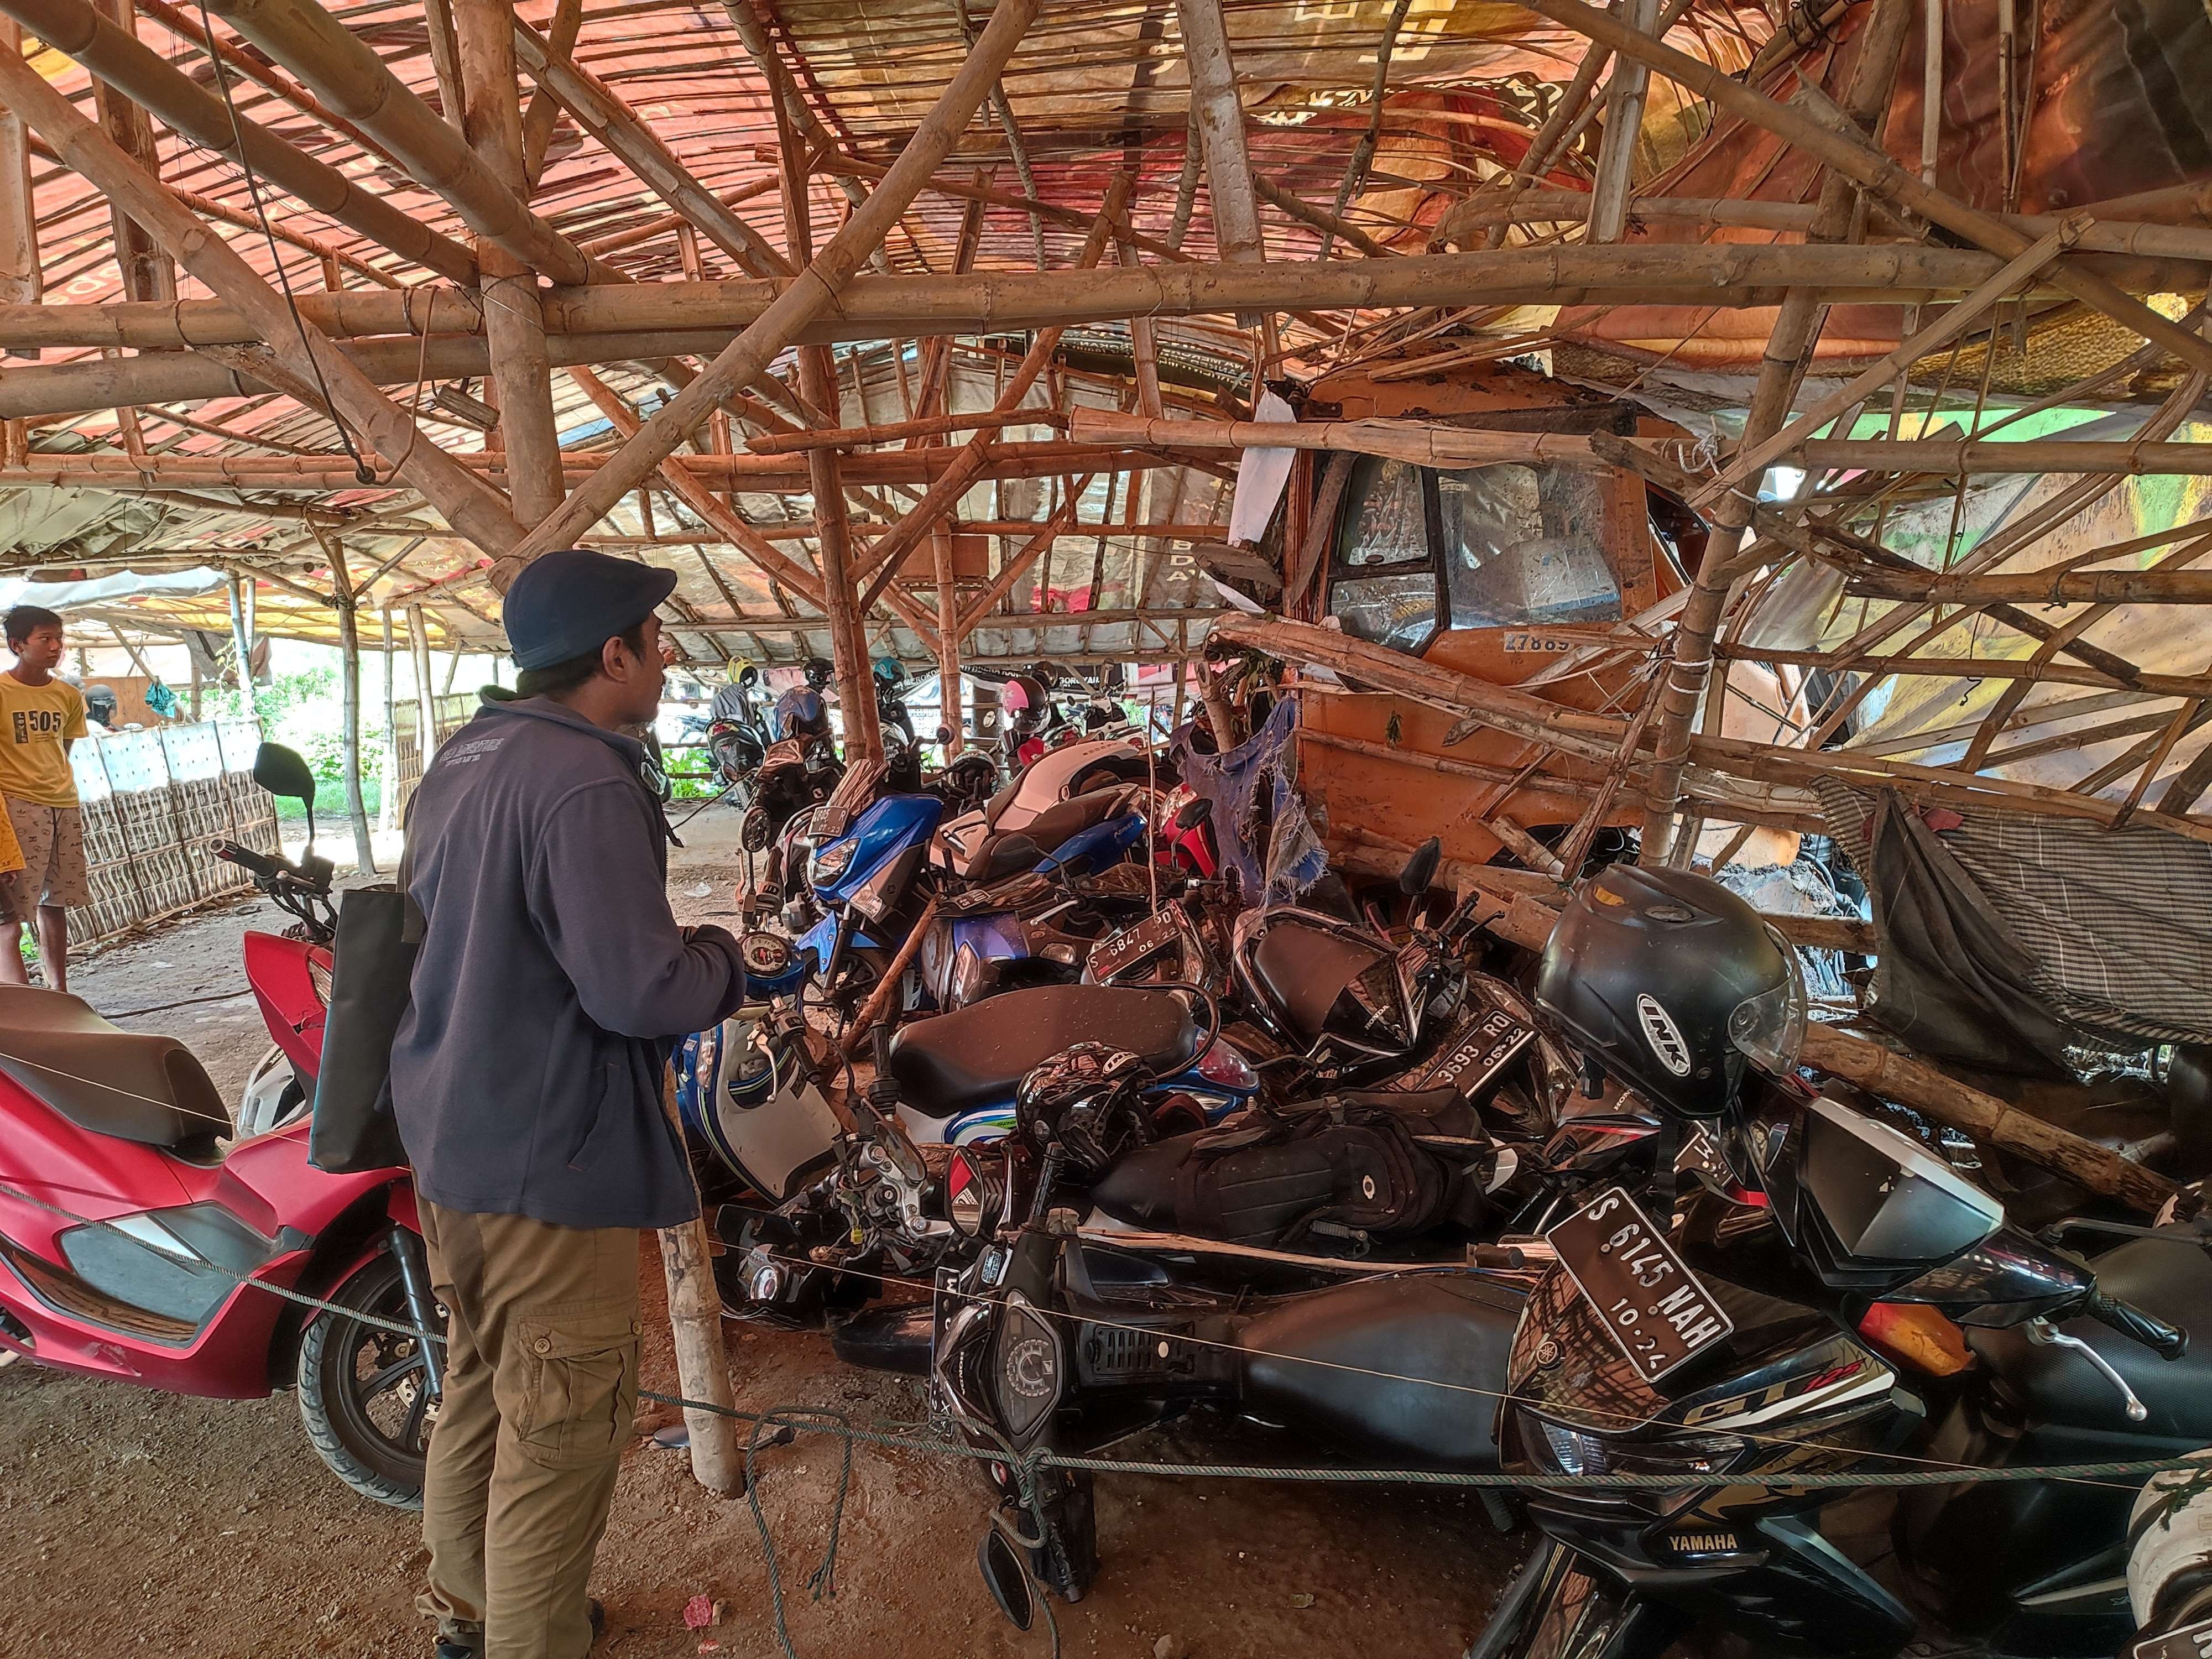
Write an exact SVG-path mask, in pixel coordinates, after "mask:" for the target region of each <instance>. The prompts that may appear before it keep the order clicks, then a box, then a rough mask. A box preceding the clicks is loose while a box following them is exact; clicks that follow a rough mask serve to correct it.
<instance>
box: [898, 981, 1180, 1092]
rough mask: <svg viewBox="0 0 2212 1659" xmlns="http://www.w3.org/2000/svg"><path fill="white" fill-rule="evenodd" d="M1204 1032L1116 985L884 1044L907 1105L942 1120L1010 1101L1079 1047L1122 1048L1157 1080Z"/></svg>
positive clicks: (1176, 1010)
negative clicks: (1058, 1057)
mask: <svg viewBox="0 0 2212 1659" xmlns="http://www.w3.org/2000/svg"><path fill="white" fill-rule="evenodd" d="M1203 1036H1204V1033H1203V1032H1202V1030H1200V1027H1199V1025H1198V1023H1197V1022H1196V1021H1195V1020H1194V1019H1192V1018H1191V1017H1190V1011H1189V1009H1188V1008H1186V1007H1185V1006H1183V1005H1182V1002H1181V1001H1180V1000H1177V999H1176V998H1175V997H1172V996H1170V995H1168V994H1165V993H1164V992H1159V991H1144V990H1138V989H1135V988H1133V987H1127V986H1120V985H1039V986H1034V987H1030V989H1028V990H1023V991H1008V992H1006V994H1004V995H1001V996H995V997H991V998H989V999H987V1000H984V1001H982V1002H978V1003H975V1004H974V1005H972V1006H969V1007H966V1008H962V1009H958V1010H956V1011H955V1012H952V1013H949V1014H939V1016H938V1017H937V1018H934V1019H925V1020H921V1021H919V1022H917V1023H916V1024H912V1025H908V1026H907V1027H905V1028H904V1029H903V1030H901V1031H900V1032H899V1034H898V1035H897V1036H895V1037H893V1038H892V1039H891V1042H890V1054H889V1060H890V1073H891V1078H892V1080H893V1081H894V1082H896V1084H897V1085H898V1086H899V1093H900V1096H901V1098H902V1100H903V1101H904V1103H906V1105H908V1107H910V1108H911V1109H914V1110H915V1111H916V1112H919V1113H920V1114H921V1115H923V1116H924V1117H931V1118H948V1117H951V1116H953V1115H956V1114H957V1113H959V1112H963V1111H965V1110H966V1109H968V1108H969V1107H971V1106H981V1105H984V1104H987V1103H990V1102H993V1101H1003V1100H1009V1099H1012V1097H1013V1093H1014V1091H1015V1089H1016V1088H1017V1087H1018V1086H1019V1085H1020V1083H1021V1080H1022V1079H1024V1077H1026V1076H1028V1075H1029V1073H1030V1072H1031V1071H1032V1070H1034V1069H1035V1068H1036V1066H1040V1065H1042V1063H1043V1062H1044V1061H1046V1060H1050V1059H1051V1058H1052V1057H1053V1056H1054V1054H1064V1053H1066V1051H1067V1050H1068V1049H1070V1048H1073V1047H1074V1046H1075V1045H1076V1044H1077V1043H1079V1042H1103V1043H1105V1044H1107V1045H1108V1046H1109V1047H1110V1048H1126V1049H1127V1050H1128V1051H1129V1052H1130V1053H1132V1054H1135V1055H1137V1056H1138V1057H1139V1059H1141V1060H1143V1061H1144V1062H1145V1064H1146V1066H1148V1067H1149V1068H1150V1069H1151V1070H1152V1071H1153V1072H1154V1073H1159V1074H1162V1075H1168V1074H1172V1073H1176V1072H1179V1071H1181V1070H1182V1068H1183V1067H1184V1066H1188V1064H1189V1063H1190V1061H1191V1059H1192V1057H1193V1056H1194V1055H1195V1054H1197V1053H1198V1048H1199V1044H1200V1041H1201V1040H1202V1039H1203Z"/></svg>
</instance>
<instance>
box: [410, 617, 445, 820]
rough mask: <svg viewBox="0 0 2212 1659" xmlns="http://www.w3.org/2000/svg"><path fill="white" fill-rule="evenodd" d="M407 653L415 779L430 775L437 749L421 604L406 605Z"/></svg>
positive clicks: (435, 713)
mask: <svg viewBox="0 0 2212 1659" xmlns="http://www.w3.org/2000/svg"><path fill="white" fill-rule="evenodd" d="M407 654H408V657H409V659H410V660H411V662H412V663H413V665H414V669H415V753H416V758H417V759H418V760H420V762H421V763H422V770H421V771H420V772H419V773H417V774H416V776H417V777H418V778H422V777H428V776H429V775H430V761H431V758H432V757H434V756H435V755H436V754H437V752H438V705H437V702H436V699H435V696H434V695H433V694H432V692H431V690H430V626H429V623H428V622H426V621H425V620H424V618H423V615H422V606H421V605H409V606H408V607H407Z"/></svg>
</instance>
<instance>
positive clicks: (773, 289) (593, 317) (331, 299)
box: [0, 0, 2203, 350]
mask: <svg viewBox="0 0 2212 1659" xmlns="http://www.w3.org/2000/svg"><path fill="white" fill-rule="evenodd" d="M5 3H6V4H8V5H15V4H20V3H22V0H5ZM1095 219H1096V215H1093V216H1091V219H1090V220H1086V221H1085V223H1086V225H1087V224H1088V223H1090V222H1094V221H1095ZM2098 258H2103V259H2105V260H2106V264H2107V265H2108V267H2109V268H2111V269H2112V270H2116V271H2118V272H2120V273H2121V274H2124V275H2126V276H2129V277H2130V280H2133V281H2136V282H2137V283H2140V284H2141V285H2142V286H2143V288H2144V289H2145V291H2146V292H2157V291H2162V289H2168V288H2179V287H2183V286H2185V285H2187V284H2188V283H2190V282H2191V281H2194V282H2195V283H2198V284H2200V285H2201V283H2202V282H2203V271H2202V270H2193V271H2192V270H2191V268H2190V267H2187V266H2185V265H2180V264H2176V263H2173V262H2166V261H2157V260H2124V259H2120V258H2115V257H2112V256H2083V255H2078V254H2077V255H2075V256H2074V262H2075V263H2076V264H2080V263H2082V262H2083V261H2084V260H2085V259H2098ZM2003 264H2004V258H2000V257H1997V256H1995V255H1991V254H1988V253H1984V252H1979V251H1978V250H1976V249H1972V248H1948V247H1929V246H1906V245H1904V244H1889V245H1884V246H1871V247H1869V246H1858V245H1832V246H1823V245H1800V244H1776V245H1771V246H1768V245H1755V244H1749V243H1741V242H1717V243H1709V244H1698V245H1679V244H1647V243H1635V242H1631V243H1624V244H1620V245H1617V246H1606V247H1584V246H1579V245H1574V244H1564V245H1560V246H1550V247H1541V248H1506V249H1503V250H1500V251H1498V252H1474V253H1431V254H1420V255H1409V256H1407V257H1404V258H1392V259H1333V260H1329V261H1328V262H1326V263H1316V262H1315V261H1312V260H1304V261H1298V262H1296V263H1294V264H1271V265H1259V266H1245V267H1241V268H1240V267H1233V266H1227V265H1219V264H1182V265H1158V264H1149V265H1109V266H1103V267H1101V268H1099V269H1097V270H1088V271H1082V272H1076V271H1070V270H1048V271H1004V270H985V271H974V272H970V273H969V274H967V275H965V276H855V277H854V278H853V279H852V280H851V281H850V283H848V285H847V286H846V287H845V288H844V289H842V291H841V292H840V294H839V295H838V299H837V305H836V314H835V316H834V317H824V318H823V319H822V320H821V322H820V324H819V325H818V326H817V327H815V328H813V329H812V330H811V331H801V332H800V333H799V334H797V335H794V336H793V338H794V339H802V340H805V341H810V342H813V343H828V342H832V341H845V340H884V339H891V338H901V339H915V338H922V337H936V336H940V335H944V334H947V333H952V334H963V335H965V334H975V333H991V332H998V331H1013V330H1021V329H1029V328H1041V327H1047V326H1050V325H1055V324H1058V325H1074V324H1078V323H1091V322H1105V321H1114V320H1118V319H1124V318H1127V317H1131V316H1150V317H1155V318H1160V317H1192V316H1202V315H1206V314H1212V313H1226V312H1233V311H1237V310H1241V309H1244V308H1248V307H1266V308H1269V309H1275V310H1286V309H1289V308H1290V307H1291V306H1293V305H1310V306H1313V307H1320V308H1322V309H1340V308H1350V307H1357V308H1360V309H1366V310H1391V309H1399V308H1413V307H1427V306H1436V305H1450V304H1458V303H1463V302H1464V301H1465V299H1466V297H1467V295H1468V291H1469V290H1470V289H1474V290H1480V292H1481V293H1482V295H1483V297H1484V299H1485V301H1489V302H1494V303H1497V304H1499V305H1561V306H1568V305H1614V304H1629V303H1650V304H1666V303H1681V304H1695V305H1700V306H1705V307H1717V308H1722V309H1734V308H1741V307H1762V306H1771V305H1774V304H1776V303H1778V301H1780V300H1781V299H1782V298H1783V297H1784V295H1786V294H1787V293H1788V291H1789V290H1790V289H1801V288H1802V289H1812V290H1815V291H1817V292H1818V294H1819V295H1820V297H1821V298H1823V299H1825V300H1827V301H1831V302H1832V303H1837V304H1844V303H1865V304H1886V305H1907V304H1917V303H1921V302H1923V301H1936V300H1941V299H1943V298H1945V297H1948V296H1949V295H1958V294H1965V293H1969V292H1971V291H1972V289H1975V288H1977V287H1978V286H1979V285H1980V284H1982V283H1985V282H1987V281H1988V280H1989V278H1990V276H1993V275H1995V274H1996V271H1997V270H2000V269H2001V268H2002V266H2003ZM798 281H799V279H797V278H756V277H744V278H738V279H733V280H731V281H727V282H720V283H676V282H670V283H618V282H595V283H590V284H587V285H585V286H582V287H574V288H565V289H556V290H555V291H554V292H552V293H550V294H548V295H546V296H545V313H546V327H547V329H548V331H550V332H552V333H555V334H646V335H650V334H659V333H670V332H677V331H683V332H686V333H689V334H690V335H692V336H694V337H699V336H702V335H703V334H704V333H705V332H706V331H709V330H714V329H728V330H743V329H747V328H750V327H751V326H753V325H756V324H757V323H758V322H760V321H761V319H763V316H765V315H766V314H767V313H768V311H769V308H770V307H772V306H774V305H775V304H777V303H778V302H779V301H781V300H783V299H784V298H785V297H786V296H787V295H790V294H791V293H792V292H793V289H794V287H795V285H796V284H797V283H798ZM2045 292H2046V289H2045V288H2044V287H2043V286H2042V285H2040V284H2039V285H2037V286H2035V287H2033V288H2032V289H2030V290H2029V293H2030V294H2031V295H2038V296H2039V295H2044V294H2045ZM434 293H435V294H437V295H440V296H441V297H439V299H438V300H437V311H436V313H435V316H436V319H437V320H438V321H439V322H441V323H442V324H443V325H444V327H445V329H446V330H447V331H453V330H457V329H458V330H461V331H475V330H476V329H477V327H478V326H479V325H478V324H477V322H476V321H475V320H474V319H471V317H470V316H469V313H468V309H467V307H466V305H465V302H464V301H462V299H461V296H460V295H459V294H458V293H457V292H456V291H455V290H453V289H437V290H433V289H416V290H415V291H413V295H412V298H411V300H410V297H409V295H403V294H393V293H386V294H363V293H348V294H340V295H323V294H303V295H301V296H300V311H301V315H302V316H304V317H306V318H307V320H308V321H310V322H312V323H313V324H315V325H317V326H318V327H319V328H322V329H324V330H325V331H327V332H329V333H331V334H333V335H338V336H349V335H388V334H406V335H413V334H416V333H419V332H420V331H422V329H423V327H424V326H425V324H424V319H425V317H426V316H428V315H430V314H431V313H428V310H427V307H428V306H429V305H430V304H431V302H432V296H433V294H434ZM410 306H411V309H410ZM249 337H251V335H250V331H248V330H247V329H246V324H245V321H244V319H242V318H241V317H240V316H239V315H238V314H237V313H236V312H235V311H234V310H233V309H232V308H230V307H227V306H225V305H223V304H222V302H220V301H208V300H187V301H184V302H182V304H181V305H179V306H178V307H167V306H145V305H134V304H130V303H123V304H110V305H96V306H47V307H6V308H4V309H0V347H12V346H27V345H37V346H116V347H135V348H137V349H155V348H159V347H162V346H176V345H203V344H222V343H240V342H242V341H244V340H246V339H247V338H249ZM633 349H634V350H635V349H636V348H633Z"/></svg>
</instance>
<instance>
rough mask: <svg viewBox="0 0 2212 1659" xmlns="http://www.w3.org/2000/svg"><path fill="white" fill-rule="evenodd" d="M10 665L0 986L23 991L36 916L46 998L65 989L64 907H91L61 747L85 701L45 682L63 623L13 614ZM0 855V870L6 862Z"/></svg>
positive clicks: (72, 737) (39, 613)
mask: <svg viewBox="0 0 2212 1659" xmlns="http://www.w3.org/2000/svg"><path fill="white" fill-rule="evenodd" d="M0 627H4V629H5V631H6V633H7V636H8V649H9V650H10V651H11V652H13V653H15V666H14V667H13V668H11V669H9V670H8V671H6V672H5V673H0V795H4V796H5V797H6V798H7V805H8V811H7V819H8V823H9V827H10V828H11V829H12V830H13V832H14V833H13V834H12V835H11V836H9V840H10V841H12V842H15V844H16V847H17V848H19V849H20V850H18V851H17V852H16V854H15V859H16V867H17V868H19V869H21V871H22V872H23V873H22V874H21V876H19V877H17V878H15V891H13V892H12V893H10V894H9V904H8V910H7V915H6V916H5V918H4V919H0V984H9V985H26V984H28V983H29V982H30V981H29V976H28V975H27V974H26V973H25V972H24V970H23V924H24V923H25V922H26V921H31V920H32V911H33V908H35V909H36V911H37V925H38V930H39V965H40V969H42V970H43V972H44V975H45V977H46V987H47V988H48V989H49V990H54V991H66V990H68V989H69V907H70V905H72V904H88V903H90V902H92V890H91V884H90V883H89V881H88V878H87V877H86V874H85V867H84V827H83V824H82V821H81V820H80V818H79V817H78V814H77V799H76V776H75V775H73V774H72V773H71V772H70V763H69V750H70V744H73V743H75V742H76V740H77V739H78V738H81V737H82V736H83V735H84V734H85V724H84V696H83V694H82V693H81V692H79V691H78V690H77V689H76V687H75V686H73V685H71V684H69V683H68V682H67V681H65V680H58V679H56V678H54V670H55V669H56V668H58V667H59V666H60V665H61V660H62V619H61V618H60V617H58V616H56V615H55V614H54V613H53V612H52V611H48V610H46V609H44V608H43V607H41V606H39V605H17V606H16V607H15V609H14V610H13V611H9V613H8V616H7V619H6V622H5V623H4V624H0ZM4 852H5V849H4V848H0V865H4V864H5V862H6V860H5V857H4Z"/></svg>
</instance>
